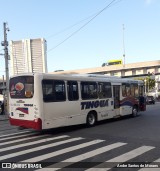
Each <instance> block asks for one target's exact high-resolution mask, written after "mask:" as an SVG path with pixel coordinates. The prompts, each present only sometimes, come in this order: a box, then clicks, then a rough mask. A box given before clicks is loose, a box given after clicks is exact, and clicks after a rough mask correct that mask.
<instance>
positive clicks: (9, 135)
mask: <svg viewBox="0 0 160 171" xmlns="http://www.w3.org/2000/svg"><path fill="white" fill-rule="evenodd" d="M28 132H31V131H23V132H16V133H11V134H7V135H1V138H2V137H8V136H12V135H17V134H23V133H28Z"/></svg>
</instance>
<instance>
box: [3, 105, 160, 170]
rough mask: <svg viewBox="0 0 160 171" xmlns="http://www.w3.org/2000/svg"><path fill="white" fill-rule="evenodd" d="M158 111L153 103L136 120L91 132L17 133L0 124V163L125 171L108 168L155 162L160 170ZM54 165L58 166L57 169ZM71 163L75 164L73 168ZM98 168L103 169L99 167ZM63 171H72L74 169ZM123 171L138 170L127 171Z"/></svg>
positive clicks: (73, 129)
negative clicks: (107, 164) (103, 164)
mask: <svg viewBox="0 0 160 171" xmlns="http://www.w3.org/2000/svg"><path fill="white" fill-rule="evenodd" d="M159 111H160V103H156V104H155V105H148V106H147V111H146V112H141V113H140V114H139V116H138V117H135V118H132V117H123V118H120V119H114V120H113V119H111V120H107V121H103V122H99V123H98V124H97V125H96V126H95V127H91V128H88V127H86V126H85V125H78V126H71V127H65V128H57V129H51V130H46V131H43V132H37V131H33V130H26V129H24V130H19V129H18V128H17V127H13V126H10V125H9V123H8V121H0V137H1V138H0V161H1V162H19V161H21V162H27V163H32V162H33V163H34V162H43V163H46V166H49V165H51V164H54V166H52V168H51V170H56V169H55V168H56V167H57V168H61V167H67V166H68V165H70V166H72V167H78V168H77V169H76V170H81V171H82V170H87V168H86V167H89V168H90V167H96V166H97V165H98V164H101V163H103V162H105V161H107V162H109V164H111V166H110V165H109V166H103V167H106V168H105V169H104V170H105V171H106V170H109V169H110V170H118V171H119V170H120V171H121V170H124V168H123V167H122V168H121V167H120V168H118V169H117V168H112V169H111V167H113V166H112V164H114V165H116V166H117V164H121V162H126V161H127V162H129V163H131V164H132V163H133V162H134V163H137V162H139V163H138V166H140V164H143V162H149V163H152V162H153V161H157V160H158V162H159V163H158V165H159V166H160V143H159V142H160V128H159V127H160V124H159V123H160V112H159ZM50 162H51V163H50ZM54 162H59V163H60V164H59V165H58V166H57V165H56V164H55V163H54ZM61 162H62V163H61ZM71 162H75V163H76V166H75V165H74V164H72V163H71ZM82 162H85V163H82ZM112 162H113V163H112ZM63 164H64V165H63ZM71 164H72V165H71ZM89 164H91V165H89ZM62 165H63V166H62ZM85 165H87V166H85ZM81 167H82V168H81ZM84 167H85V168H84ZM107 167H108V168H107ZM100 168H101V169H102V166H101V167H100ZM100 168H99V169H97V168H95V170H100ZM148 169H149V170H155V169H154V168H148ZM29 170H34V169H29ZM42 170H43V169H42ZM44 170H45V169H44ZM48 170H49V169H48ZM63 170H75V168H74V169H73V168H69V169H66V168H65V169H63ZM126 170H141V169H140V168H136V167H135V168H128V167H127V168H125V171H126ZM145 170H146V168H145ZM157 170H160V168H158V169H157ZM87 171H94V169H92V170H87ZM141 171H142V170H141Z"/></svg>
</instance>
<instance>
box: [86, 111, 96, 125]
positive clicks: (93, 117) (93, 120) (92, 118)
mask: <svg viewBox="0 0 160 171" xmlns="http://www.w3.org/2000/svg"><path fill="white" fill-rule="evenodd" d="M96 122H97V118H96V114H95V113H94V112H90V113H89V114H88V115H87V126H89V127H91V126H94V125H95V124H96Z"/></svg>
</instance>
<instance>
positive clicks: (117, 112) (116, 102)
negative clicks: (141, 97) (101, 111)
mask: <svg viewBox="0 0 160 171" xmlns="http://www.w3.org/2000/svg"><path fill="white" fill-rule="evenodd" d="M113 98H114V111H115V116H118V115H120V86H119V85H113Z"/></svg>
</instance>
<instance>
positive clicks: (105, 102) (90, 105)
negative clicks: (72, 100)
mask: <svg viewBox="0 0 160 171" xmlns="http://www.w3.org/2000/svg"><path fill="white" fill-rule="evenodd" d="M106 106H108V100H97V101H87V102H81V110H84V109H90V108H91V109H92V108H98V107H106Z"/></svg>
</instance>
